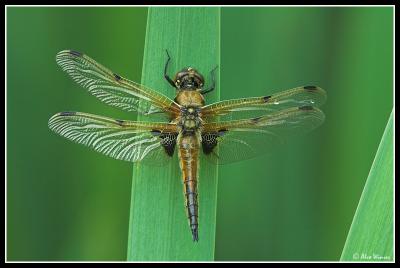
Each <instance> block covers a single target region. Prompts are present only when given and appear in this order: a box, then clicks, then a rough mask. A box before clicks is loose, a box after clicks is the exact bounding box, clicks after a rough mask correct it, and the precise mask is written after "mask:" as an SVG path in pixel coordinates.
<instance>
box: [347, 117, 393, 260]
mask: <svg viewBox="0 0 400 268" xmlns="http://www.w3.org/2000/svg"><path fill="white" fill-rule="evenodd" d="M340 259H341V261H392V260H393V112H392V114H391V115H390V118H389V122H388V124H387V126H386V129H385V132H384V134H383V137H382V140H381V143H380V145H379V148H378V151H377V153H376V156H375V160H374V162H373V164H372V168H371V171H370V173H369V175H368V179H367V182H366V184H365V187H364V190H363V193H362V195H361V199H360V202H359V204H358V207H357V210H356V213H355V215H354V219H353V223H352V224H351V227H350V232H349V234H348V236H347V240H346V244H345V246H344V249H343V252H342V256H341V258H340Z"/></svg>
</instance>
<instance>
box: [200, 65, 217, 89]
mask: <svg viewBox="0 0 400 268" xmlns="http://www.w3.org/2000/svg"><path fill="white" fill-rule="evenodd" d="M217 68H218V65H217V66H215V68H214V69H212V70H211V81H212V83H211V86H210V87H209V88H208V89H206V90H202V91H201V94H203V95H204V94H207V93H209V92H211V91H213V90H214V89H215V70H217Z"/></svg>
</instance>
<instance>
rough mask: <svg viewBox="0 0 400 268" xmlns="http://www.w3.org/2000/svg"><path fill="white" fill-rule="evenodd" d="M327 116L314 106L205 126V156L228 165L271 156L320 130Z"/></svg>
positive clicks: (203, 142) (203, 135)
mask: <svg viewBox="0 0 400 268" xmlns="http://www.w3.org/2000/svg"><path fill="white" fill-rule="evenodd" d="M324 119H325V115H324V113H323V112H322V111H321V110H319V109H318V108H316V107H313V106H302V107H294V108H288V109H284V110H282V111H278V112H275V113H273V114H270V115H266V116H262V117H256V118H252V119H244V120H234V121H226V122H220V123H218V122H215V123H208V124H205V125H204V129H203V134H202V138H203V141H202V146H203V152H204V153H205V154H206V155H207V156H208V157H206V159H208V160H210V161H211V162H213V163H216V164H228V163H232V162H236V161H241V160H245V159H249V158H253V157H256V156H258V155H261V154H265V153H268V152H269V151H271V149H272V148H274V147H275V146H276V145H278V144H279V143H282V142H283V141H284V140H285V138H287V137H289V136H293V135H298V134H302V133H306V132H308V131H310V130H312V129H314V128H316V127H318V126H319V125H320V124H322V122H323V121H324Z"/></svg>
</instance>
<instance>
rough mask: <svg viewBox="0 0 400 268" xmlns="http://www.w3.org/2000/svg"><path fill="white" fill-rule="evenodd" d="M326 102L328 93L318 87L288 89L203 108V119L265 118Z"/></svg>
mask: <svg viewBox="0 0 400 268" xmlns="http://www.w3.org/2000/svg"><path fill="white" fill-rule="evenodd" d="M325 101H326V92H325V91H324V90H323V89H321V88H320V87H317V86H304V87H296V88H292V89H288V90H285V91H281V92H278V93H276V94H273V95H269V96H262V97H252V98H242V99H233V100H225V101H220V102H216V103H213V104H210V105H207V106H205V107H203V108H202V111H201V114H202V118H203V119H204V120H206V121H208V122H212V121H215V120H216V119H220V120H221V119H223V120H233V119H243V118H251V117H257V116H263V115H266V114H268V113H272V112H276V111H279V110H284V109H288V108H291V107H301V106H307V105H309V106H315V107H319V106H320V105H322V104H323V103H324V102H325Z"/></svg>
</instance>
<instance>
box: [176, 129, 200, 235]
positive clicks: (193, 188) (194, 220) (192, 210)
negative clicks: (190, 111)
mask: <svg viewBox="0 0 400 268" xmlns="http://www.w3.org/2000/svg"><path fill="white" fill-rule="evenodd" d="M178 147H179V163H180V167H181V171H182V179H183V193H184V196H185V209H186V214H187V217H188V220H189V226H190V229H191V231H192V236H193V241H198V240H199V235H198V226H199V223H198V218H199V206H198V201H197V195H198V194H197V181H198V180H197V179H198V168H199V149H200V141H199V139H198V137H197V134H190V135H184V136H183V135H182V136H180V137H179V138H178Z"/></svg>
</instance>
